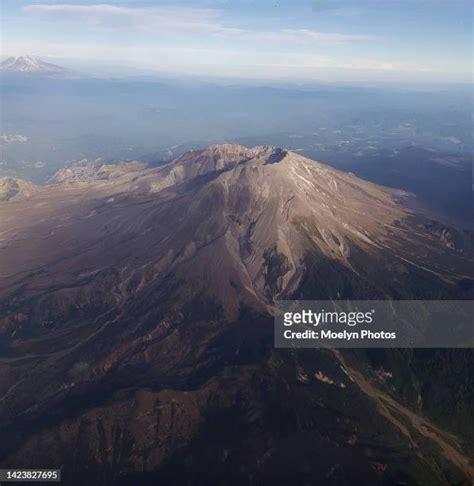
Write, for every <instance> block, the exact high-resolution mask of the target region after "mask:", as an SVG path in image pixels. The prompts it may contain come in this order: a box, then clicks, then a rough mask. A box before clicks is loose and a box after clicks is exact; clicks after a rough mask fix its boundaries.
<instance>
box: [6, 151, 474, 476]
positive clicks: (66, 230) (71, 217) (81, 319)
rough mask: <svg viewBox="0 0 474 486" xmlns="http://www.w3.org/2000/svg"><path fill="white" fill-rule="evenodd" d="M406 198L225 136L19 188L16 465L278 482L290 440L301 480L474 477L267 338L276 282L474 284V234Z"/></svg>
mask: <svg viewBox="0 0 474 486" xmlns="http://www.w3.org/2000/svg"><path fill="white" fill-rule="evenodd" d="M134 169H136V170H134ZM405 197H406V195H404V194H403V193H399V192H393V191H390V192H389V191H388V190H385V189H383V188H380V187H378V186H376V185H374V184H371V183H368V182H365V181H362V180H360V179H358V178H356V177H354V176H352V175H350V174H345V173H342V172H338V171H336V170H334V169H331V168H329V167H327V166H325V165H323V164H320V163H317V162H314V161H311V160H308V159H305V158H304V157H301V156H299V155H297V154H295V153H291V152H287V151H285V150H281V149H275V148H272V147H255V148H253V149H247V148H245V147H241V146H235V145H215V146H211V147H209V148H207V149H205V150H200V151H193V152H189V153H186V154H184V155H183V156H181V157H179V158H178V159H176V160H175V161H173V162H171V163H170V164H168V165H166V166H163V167H160V168H157V169H149V170H143V169H142V168H141V167H139V166H136V167H135V166H134V167H129V168H127V171H124V172H123V173H122V172H121V173H117V174H116V175H114V177H107V178H102V177H101V178H98V179H97V178H91V179H86V180H76V181H74V180H73V181H72V182H71V181H66V182H64V183H60V184H55V185H50V186H46V187H43V188H37V189H36V190H35V192H34V193H32V194H31V195H30V196H28V197H21V198H13V199H10V200H8V201H6V202H3V203H2V204H0V235H1V250H0V267H1V279H0V333H1V338H2V341H1V342H2V347H1V348H0V367H1V369H2V373H1V374H0V416H1V417H2V419H1V423H0V432H1V433H2V434H5V437H7V439H8V440H6V441H5V442H4V443H3V444H2V446H1V448H0V462H1V463H2V464H3V463H4V464H7V463H8V464H15V466H17V467H20V466H26V465H27V464H26V463H27V462H28V461H31V458H32V457H34V458H35V461H36V463H35V466H41V465H48V467H51V465H52V464H55V465H64V467H65V471H66V472H65V474H66V476H65V477H67V478H68V479H67V481H69V483H67V484H76V483H74V481H77V482H80V481H86V480H87V481H89V482H91V481H96V483H95V484H115V481H118V480H119V479H120V478H122V479H123V481H125V484H127V481H128V480H129V479H130V478H131V477H132V476H133V477H135V476H136V475H137V474H142V476H140V478H139V479H140V481H146V480H148V479H150V480H151V481H155V480H158V479H161V480H166V481H168V482H169V483H170V484H183V483H185V482H186V481H189V480H190V478H191V477H197V478H199V477H201V480H202V481H204V479H203V478H205V480H206V481H207V482H206V484H223V479H224V478H226V481H227V484H253V483H252V481H254V480H253V479H252V480H251V478H257V479H256V481H257V482H258V483H259V484H267V483H268V484H270V483H271V484H275V481H274V477H275V476H274V474H275V473H276V474H277V476H276V477H280V479H281V478H284V476H281V475H282V474H284V471H281V467H280V466H279V464H280V463H281V461H282V458H283V457H284V456H285V455H289V457H290V462H291V467H289V468H287V471H290V472H292V476H291V477H292V478H294V477H298V478H301V481H303V479H304V478H305V477H306V476H308V477H315V476H314V475H317V476H318V477H327V478H328V481H330V480H331V478H333V477H334V478H336V479H338V480H339V481H340V482H339V484H351V483H350V482H349V481H350V480H351V478H354V477H356V478H361V479H364V480H367V478H369V479H373V480H374V481H375V480H377V481H382V482H385V483H386V484H391V481H392V482H393V481H394V480H400V479H409V480H417V481H418V480H421V481H425V482H426V481H428V482H430V484H443V481H444V480H446V478H459V477H461V478H462V477H465V476H466V471H465V470H464V471H462V470H461V471H460V470H459V466H458V465H456V464H454V463H452V461H451V462H450V460H449V458H447V457H445V455H443V454H442V453H438V452H436V451H435V452H433V450H432V447H431V446H430V447H427V448H423V449H422V450H421V451H420V449H418V446H422V445H425V444H424V441H425V440H427V439H426V438H424V437H422V438H419V439H418V436H416V437H417V439H416V440H419V444H417V447H415V448H414V446H413V444H414V442H416V441H415V440H414V439H413V437H410V438H408V437H407V436H406V434H404V432H403V431H402V432H401V430H400V429H399V428H398V427H397V423H398V424H399V423H400V422H397V420H393V421H390V420H387V416H386V413H382V412H380V413H379V412H377V407H375V408H374V400H376V399H374V397H370V396H368V394H367V392H366V391H367V387H364V386H362V385H360V383H361V382H359V381H358V380H357V379H354V380H350V379H349V378H348V375H347V374H346V372H347V370H343V366H342V365H341V363H340V362H339V361H338V359H336V358H335V357H334V356H332V355H330V354H327V353H324V352H312V353H309V352H303V351H301V352H298V353H295V352H291V353H290V352H286V351H278V352H275V351H273V350H272V349H271V348H272V344H271V343H272V320H271V317H270V314H269V311H270V308H271V306H272V304H273V301H274V300H275V299H278V298H282V297H306V298H348V297H353V298H374V297H381V298H384V297H388V296H391V297H406V298H416V297H425V298H432V297H438V296H439V297H444V298H445V297H459V296H461V297H462V296H467V295H468V293H469V292H470V290H471V289H472V274H473V271H472V252H471V247H470V240H469V239H468V238H465V239H463V241H467V243H465V244H464V245H463V247H462V248H455V247H453V246H452V245H447V244H446V242H445V241H444V240H442V239H440V236H439V234H440V231H439V227H438V226H435V229H436V231H434V230H433V224H432V223H430V222H426V221H423V220H422V219H419V218H417V217H416V216H415V215H414V214H413V213H412V212H411V211H410V210H409V209H408V208H407V207H405V206H404V204H403V203H402V201H403V199H404V198H405ZM326 375H330V376H331V378H330V379H329V382H328V381H327V380H326V381H324V380H321V376H323V377H324V376H326ZM354 376H356V375H354ZM315 377H316V378H315ZM318 377H319V378H318ZM331 382H332V383H333V384H334V383H339V384H340V386H337V387H336V386H332V385H329V384H328V383H331ZM321 387H322V388H321ZM364 389H365V391H364ZM341 394H344V396H342V395H341ZM377 400H378V398H377ZM354 407H355V408H354ZM397 413H400V412H399V411H398V412H397ZM394 416H396V415H394ZM428 442H429V441H428ZM204 444H205V445H206V447H203V446H204ZM222 451H224V452H222ZM225 451H227V452H225ZM183 453H185V456H186V457H187V458H188V459H187V460H188V461H190V464H189V471H190V472H189V474H190V476H189V477H188V476H186V474H185V472H184V471H183V470H182V468H181V467H180V466H179V464H180V461H182V460H184V459H183V457H182V455H181V454H183ZM313 454H316V456H317V455H318V454H320V455H321V457H320V459H317V460H314V458H313V459H311V460H310V457H311V456H312V455H313ZM79 458H80V460H79ZM85 464H86V465H87V467H85V466H84V465H85ZM209 471H211V473H209ZM440 471H441V472H440ZM73 473H74V474H73ZM68 474H69V475H68ZM209 474H211V475H213V476H212V477H211V478H209V476H208V475H209ZM295 474H296V476H295ZM467 474H468V473H467ZM97 478H99V479H97ZM124 478H125V479H124ZM126 478H129V479H126ZM171 478H173V479H171ZM287 479H288V481H289V480H290V478H287ZM281 480H283V479H281ZM298 480H299V479H298ZM130 481H132V479H130ZM173 481H174V482H173ZM196 481H198V480H197V479H196ZM91 484H94V482H92V483H91ZM140 484H142V483H140ZM190 484H193V483H190ZM196 484H198V482H196ZM199 484H200V483H199ZM282 484H285V483H284V482H283V483H282Z"/></svg>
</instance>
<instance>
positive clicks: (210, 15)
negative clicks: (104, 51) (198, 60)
mask: <svg viewBox="0 0 474 486" xmlns="http://www.w3.org/2000/svg"><path fill="white" fill-rule="evenodd" d="M23 12H25V13H27V14H32V15H40V16H43V17H46V18H52V19H61V20H62V21H66V22H70V23H79V24H82V25H84V26H90V27H96V28H97V27H103V28H107V29H116V30H120V29H138V30H157V29H159V30H160V31H163V30H165V31H180V32H183V31H188V32H196V31H203V30H208V29H215V28H216V20H217V17H218V16H219V12H218V11H217V10H214V9H205V8H192V7H169V6H163V7H152V8H130V7H119V6H116V5H107V4H101V5H67V4H54V5H46V4H38V5H27V6H25V7H23Z"/></svg>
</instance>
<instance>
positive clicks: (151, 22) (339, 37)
mask: <svg viewBox="0 0 474 486" xmlns="http://www.w3.org/2000/svg"><path fill="white" fill-rule="evenodd" d="M23 11H24V12H25V13H27V14H30V15H40V16H42V17H45V18H51V19H57V20H61V21H64V22H69V23H76V24H81V25H82V26H84V27H89V28H94V29H101V28H102V29H112V30H141V31H151V32H156V33H173V34H183V33H189V34H203V35H206V34H208V35H212V36H221V37H228V38H232V39H234V40H243V41H250V42H260V43H267V44H271V43H279V44H340V43H345V42H357V41H364V40H371V39H373V37H372V36H368V35H357V34H344V33H338V32H317V31H313V30H309V29H281V30H276V31H253V30H248V29H242V28H238V27H235V26H231V25H227V24H226V23H225V22H224V21H223V19H222V14H221V11H220V10H217V9H210V8H193V7H169V6H161V7H152V8H148V7H135V8H132V7H121V6H116V5H107V4H100V5H68V4H51V5H50V4H38V5H36V4H35V5H27V6H25V7H23Z"/></svg>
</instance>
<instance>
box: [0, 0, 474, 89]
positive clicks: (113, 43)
mask: <svg viewBox="0 0 474 486" xmlns="http://www.w3.org/2000/svg"><path fill="white" fill-rule="evenodd" d="M2 37H3V39H2V41H3V47H2V55H4V56H6V55H19V54H32V55H37V56H42V57H43V56H50V57H51V58H50V60H51V62H54V61H55V60H56V62H57V61H59V60H61V61H63V62H64V61H66V62H69V65H72V66H73V65H84V63H85V62H88V63H90V64H91V65H92V64H95V65H96V66H97V65H99V63H100V65H102V66H103V69H104V71H107V69H108V68H111V67H112V66H123V67H130V68H139V69H140V70H154V71H161V72H168V73H186V74H197V75H205V76H220V77H227V76H228V77H241V78H242V77H245V78H267V79H293V80H311V79H321V80H337V81H357V80H363V81H377V80H383V81H399V80H406V81H463V82H465V81H470V80H471V79H472V74H471V73H472V72H471V64H472V48H473V34H472V2H471V1H463V0H356V1H355V0H352V1H350V0H349V1H347V0H341V1H338V0H315V1H310V0H307V1H301V0H293V1H291V0H273V1H266V0H258V1H257V0H253V1H252V0H228V1H226V0H207V1H189V2H171V1H158V0H157V1H151V0H149V1H133V2H130V1H114V2H108V3H105V2H104V3H102V2H100V1H97V2H93V1H64V0H63V1H54V2H51V1H50V2H39V1H37V2H35V1H15V0H4V1H2Z"/></svg>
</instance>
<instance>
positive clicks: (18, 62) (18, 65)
mask: <svg viewBox="0 0 474 486" xmlns="http://www.w3.org/2000/svg"><path fill="white" fill-rule="evenodd" d="M0 70H1V71H4V72H9V73H15V74H41V75H46V76H50V75H67V74H70V71H69V70H68V69H66V68H63V67H62V66H58V65H56V64H52V63H49V62H45V61H42V60H41V59H38V58H35V57H32V56H11V57H9V58H7V59H5V60H4V61H3V62H2V63H1V64H0Z"/></svg>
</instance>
